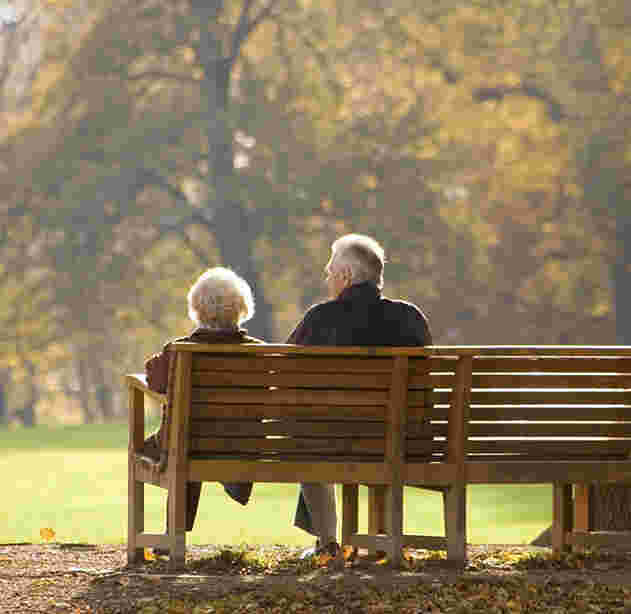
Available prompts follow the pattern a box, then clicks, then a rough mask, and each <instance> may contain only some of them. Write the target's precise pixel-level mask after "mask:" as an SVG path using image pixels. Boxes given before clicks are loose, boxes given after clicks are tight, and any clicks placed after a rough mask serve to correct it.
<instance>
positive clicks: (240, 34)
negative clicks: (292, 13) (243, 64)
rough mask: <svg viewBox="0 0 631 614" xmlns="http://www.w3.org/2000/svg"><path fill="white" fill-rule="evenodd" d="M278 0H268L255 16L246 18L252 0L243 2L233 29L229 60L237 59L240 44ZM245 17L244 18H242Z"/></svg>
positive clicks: (267, 15)
mask: <svg viewBox="0 0 631 614" xmlns="http://www.w3.org/2000/svg"><path fill="white" fill-rule="evenodd" d="M279 2H280V0H270V1H269V4H268V5H267V6H264V7H263V8H262V9H261V10H260V11H259V14H258V15H256V17H254V18H252V19H250V20H248V19H247V14H248V13H249V11H250V8H251V6H252V3H253V0H245V4H244V5H243V11H242V12H241V17H240V18H239V24H238V25H237V28H236V30H235V35H234V38H233V40H232V50H231V51H232V52H231V55H230V62H231V63H234V62H235V60H236V59H237V57H238V55H239V52H240V50H241V46H242V45H243V43H244V42H245V40H246V39H247V37H248V36H250V34H252V32H254V30H256V28H258V27H259V25H260V24H261V23H262V22H263V21H265V20H266V19H267V18H268V17H269V16H270V15H271V14H272V11H273V10H274V8H275V7H276V6H277V5H278V3H279ZM244 18H245V19H244Z"/></svg>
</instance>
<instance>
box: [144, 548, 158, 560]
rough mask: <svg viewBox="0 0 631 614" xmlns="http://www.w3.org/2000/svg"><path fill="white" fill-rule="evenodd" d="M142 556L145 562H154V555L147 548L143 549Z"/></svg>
mask: <svg viewBox="0 0 631 614" xmlns="http://www.w3.org/2000/svg"><path fill="white" fill-rule="evenodd" d="M143 554H144V558H145V561H155V560H156V555H155V554H154V553H153V551H152V550H151V549H149V548H145V550H144V553H143Z"/></svg>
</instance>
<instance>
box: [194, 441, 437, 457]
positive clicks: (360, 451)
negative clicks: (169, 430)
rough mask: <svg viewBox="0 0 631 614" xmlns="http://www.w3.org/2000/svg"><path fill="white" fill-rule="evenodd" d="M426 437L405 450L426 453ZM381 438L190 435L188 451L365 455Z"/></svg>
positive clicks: (379, 448) (376, 451) (381, 445)
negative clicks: (274, 437) (269, 437)
mask: <svg viewBox="0 0 631 614" xmlns="http://www.w3.org/2000/svg"><path fill="white" fill-rule="evenodd" d="M431 445H432V442H431V441H430V440H427V441H425V440H412V441H409V442H407V443H406V449H407V451H408V452H413V453H415V454H430V449H431ZM384 449H385V439H367V438H360V437H355V438H345V439H339V438H329V437H321V438H317V437H308V438H307V437H287V438H282V439H280V438H279V439H266V438H263V437H240V438H236V437H235V438H218V437H203V438H202V437H193V438H192V440H191V454H193V455H195V454H200V453H203V454H209V453H213V452H218V453H224V452H230V453H234V454H240V453H245V454H263V453H267V454H269V453H275V452H277V453H288V452H291V453H294V454H299V453H301V452H307V453H309V454H322V455H336V454H346V455H368V456H375V455H378V456H381V455H383V454H384Z"/></svg>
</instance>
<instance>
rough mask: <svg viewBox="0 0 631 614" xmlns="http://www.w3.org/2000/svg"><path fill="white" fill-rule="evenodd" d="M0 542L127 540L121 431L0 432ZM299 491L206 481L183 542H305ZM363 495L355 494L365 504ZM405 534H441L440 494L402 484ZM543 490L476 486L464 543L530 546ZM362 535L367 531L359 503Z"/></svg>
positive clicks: (154, 510) (547, 515) (149, 519)
mask: <svg viewBox="0 0 631 614" xmlns="http://www.w3.org/2000/svg"><path fill="white" fill-rule="evenodd" d="M0 484H2V496H3V499H4V501H3V504H2V505H0V543H5V542H22V541H26V542H39V541H40V540H41V538H40V535H39V531H40V529H41V528H44V527H50V528H52V529H53V530H54V531H55V533H56V538H55V539H56V540H57V541H63V542H89V543H123V542H125V540H126V535H127V425H126V424H108V425H85V426H72V427H58V428H51V427H37V428H35V429H20V430H15V431H0ZM145 492H146V508H145V511H146V521H145V527H146V530H147V531H152V532H153V531H156V532H157V531H162V530H163V529H164V514H165V501H166V497H165V494H164V491H162V490H161V489H158V488H153V487H150V486H148V487H146V488H145ZM297 493H298V486H297V485H294V484H256V485H255V486H254V491H253V495H252V499H251V500H250V503H249V504H248V505H247V506H246V507H242V506H241V505H239V504H238V503H235V502H233V501H232V500H230V499H229V498H228V497H227V496H226V495H225V494H224V492H223V488H222V487H221V486H220V485H219V484H216V483H212V484H204V487H203V491H202V498H201V501H200V506H199V511H198V516H197V522H196V525H195V529H194V530H193V531H192V532H191V533H190V534H189V535H190V537H189V539H188V541H189V543H193V544H206V543H219V544H239V543H243V542H245V543H249V544H259V543H283V544H289V545H303V544H310V543H311V542H312V539H311V538H310V537H309V536H308V535H306V534H305V533H304V532H302V531H300V530H298V529H295V528H294V527H293V526H292V525H293V514H294V510H295V505H296V497H297ZM365 496H366V493H365V490H364V489H360V497H363V498H364V500H365ZM405 502H406V506H405V529H406V532H408V533H421V534H425V535H442V534H443V522H442V499H441V495H440V494H439V493H434V492H429V491H424V490H420V489H416V488H407V489H406V493H405ZM551 504H552V498H551V488H550V487H549V486H546V485H522V486H472V487H470V488H469V500H468V518H467V524H468V537H469V541H471V542H472V543H495V544H497V543H505V544H508V543H513V544H519V543H527V542H528V541H530V540H532V539H533V538H534V537H535V536H536V535H537V534H538V533H539V532H540V531H541V530H542V529H544V528H545V527H546V526H548V525H549V524H550V520H551V517H552V511H551V510H552V506H551ZM360 510H361V513H360V530H365V528H366V516H365V503H364V504H362V502H360Z"/></svg>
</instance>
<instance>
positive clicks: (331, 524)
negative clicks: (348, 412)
mask: <svg viewBox="0 0 631 614" xmlns="http://www.w3.org/2000/svg"><path fill="white" fill-rule="evenodd" d="M384 262H385V259H384V251H383V248H382V247H381V246H380V245H379V243H377V241H375V240H374V239H371V238H370V237H367V236H364V235H358V234H349V235H345V236H343V237H341V238H339V239H338V240H337V241H335V242H334V243H333V245H332V246H331V259H330V260H329V262H328V264H327V265H326V269H325V272H326V282H327V285H328V289H329V295H330V298H331V300H329V301H326V302H324V303H320V304H317V305H315V306H313V307H312V308H311V309H309V311H307V313H306V315H305V316H304V318H303V319H302V321H301V322H300V323H299V324H298V326H296V328H295V330H294V331H293V332H292V333H291V335H290V336H289V339H288V341H287V342H288V343H295V344H299V345H371V346H374V345H385V346H422V345H431V343H432V336H431V334H430V331H429V326H428V323H427V318H426V317H425V315H424V314H423V312H422V311H421V310H420V309H419V308H418V307H416V305H413V304H412V303H408V302H406V301H398V300H392V299H389V298H385V297H383V296H381V289H382V287H383V267H384ZM294 524H295V526H297V527H299V528H301V529H303V530H305V531H307V532H308V533H310V534H312V535H315V536H316V537H317V542H316V547H315V548H312V549H310V550H308V551H306V552H305V556H308V555H310V554H314V553H319V552H323V551H328V552H329V553H330V554H331V555H332V556H335V555H336V554H337V551H338V549H339V546H338V544H337V542H336V535H337V516H336V512H335V489H334V487H333V485H331V484H316V483H304V484H302V485H301V489H300V497H299V499H298V508H297V510H296V518H295V521H294Z"/></svg>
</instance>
